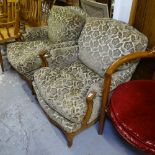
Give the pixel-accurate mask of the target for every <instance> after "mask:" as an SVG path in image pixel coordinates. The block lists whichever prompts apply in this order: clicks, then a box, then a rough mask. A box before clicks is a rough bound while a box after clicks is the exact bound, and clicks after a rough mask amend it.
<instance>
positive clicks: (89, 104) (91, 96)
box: [82, 91, 96, 125]
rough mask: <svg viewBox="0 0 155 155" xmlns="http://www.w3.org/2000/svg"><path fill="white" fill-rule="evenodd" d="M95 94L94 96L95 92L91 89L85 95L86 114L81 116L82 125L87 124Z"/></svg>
mask: <svg viewBox="0 0 155 155" xmlns="http://www.w3.org/2000/svg"><path fill="white" fill-rule="evenodd" d="M95 96H96V92H95V91H92V92H90V93H89V94H88V95H87V97H86V102H87V111H86V115H85V116H84V118H83V121H82V125H87V123H88V121H89V119H90V117H91V114H92V110H93V99H94V98H95Z"/></svg>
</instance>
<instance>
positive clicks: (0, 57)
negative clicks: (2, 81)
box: [0, 48, 4, 72]
mask: <svg viewBox="0 0 155 155" xmlns="http://www.w3.org/2000/svg"><path fill="white" fill-rule="evenodd" d="M0 64H1V68H2V72H4V66H3V58H2V53H1V48H0Z"/></svg>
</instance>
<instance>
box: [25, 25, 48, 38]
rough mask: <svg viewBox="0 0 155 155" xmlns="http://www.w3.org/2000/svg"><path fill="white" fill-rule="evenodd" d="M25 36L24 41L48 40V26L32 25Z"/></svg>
mask: <svg viewBox="0 0 155 155" xmlns="http://www.w3.org/2000/svg"><path fill="white" fill-rule="evenodd" d="M23 37H24V41H35V40H47V39H48V27H47V26H44V27H31V28H29V29H27V30H26V34H23Z"/></svg>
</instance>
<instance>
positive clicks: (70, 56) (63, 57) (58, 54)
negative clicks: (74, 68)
mask: <svg viewBox="0 0 155 155" xmlns="http://www.w3.org/2000/svg"><path fill="white" fill-rule="evenodd" d="M78 52H79V47H78V46H70V47H65V48H56V49H52V50H50V51H49V52H48V54H46V55H48V58H47V61H48V65H49V67H50V68H52V69H55V68H57V67H58V68H59V69H63V68H64V67H67V66H69V65H70V64H72V63H73V62H75V61H76V60H77V59H78Z"/></svg>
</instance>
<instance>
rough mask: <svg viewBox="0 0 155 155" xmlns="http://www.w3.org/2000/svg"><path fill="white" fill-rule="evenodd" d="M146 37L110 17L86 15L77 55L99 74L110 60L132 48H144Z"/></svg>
mask: <svg viewBox="0 0 155 155" xmlns="http://www.w3.org/2000/svg"><path fill="white" fill-rule="evenodd" d="M147 42H148V40H147V38H146V37H145V36H144V35H143V34H141V33H140V32H139V31H137V30H136V29H134V28H133V27H131V26H129V25H127V24H125V23H122V22H120V21H116V20H112V19H108V18H107V19H102V18H93V19H92V18H87V21H86V24H85V27H84V29H83V31H82V33H81V35H80V38H79V40H78V44H79V58H80V60H81V61H82V62H83V63H84V64H85V65H86V66H88V67H89V68H90V69H92V70H94V71H95V72H96V73H97V74H99V75H100V76H102V77H103V75H104V72H105V70H106V69H107V68H108V66H109V65H110V64H112V62H114V61H115V60H117V59H118V58H120V57H121V56H124V55H127V54H129V53H132V52H134V51H144V50H145V49H146V47H147Z"/></svg>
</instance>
